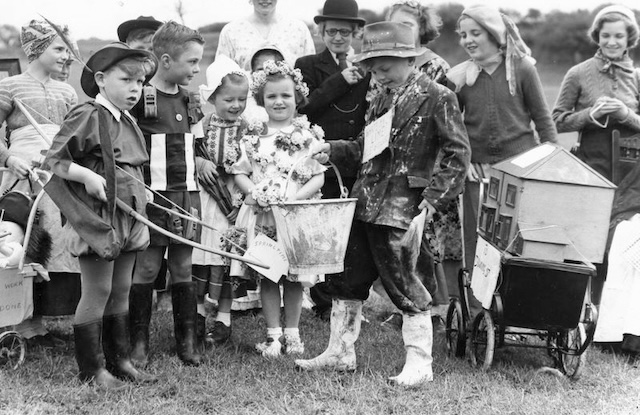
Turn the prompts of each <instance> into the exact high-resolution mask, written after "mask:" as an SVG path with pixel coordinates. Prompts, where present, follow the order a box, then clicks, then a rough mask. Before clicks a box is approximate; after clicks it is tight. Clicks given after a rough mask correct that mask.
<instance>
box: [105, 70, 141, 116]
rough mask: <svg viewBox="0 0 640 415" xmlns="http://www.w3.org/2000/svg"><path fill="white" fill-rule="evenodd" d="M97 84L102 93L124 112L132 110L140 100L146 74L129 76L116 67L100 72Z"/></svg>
mask: <svg viewBox="0 0 640 415" xmlns="http://www.w3.org/2000/svg"><path fill="white" fill-rule="evenodd" d="M96 83H97V84H98V87H100V93H101V94H102V95H104V96H105V98H107V99H108V100H109V101H111V103H112V104H113V105H115V106H116V107H118V108H119V109H121V110H122V111H124V110H130V109H131V108H133V106H134V105H136V103H137V102H138V100H139V99H140V94H141V93H142V84H143V83H144V73H139V74H137V75H129V74H128V73H127V72H125V71H123V70H122V69H120V68H118V67H117V66H116V67H113V68H111V69H109V70H107V72H98V73H97V74H96Z"/></svg>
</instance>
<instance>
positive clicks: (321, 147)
mask: <svg viewBox="0 0 640 415" xmlns="http://www.w3.org/2000/svg"><path fill="white" fill-rule="evenodd" d="M310 154H311V157H313V158H314V159H315V160H317V161H318V163H320V164H325V163H327V162H328V161H329V157H330V156H331V145H330V144H329V143H327V142H322V143H315V144H313V145H312V146H311V149H310Z"/></svg>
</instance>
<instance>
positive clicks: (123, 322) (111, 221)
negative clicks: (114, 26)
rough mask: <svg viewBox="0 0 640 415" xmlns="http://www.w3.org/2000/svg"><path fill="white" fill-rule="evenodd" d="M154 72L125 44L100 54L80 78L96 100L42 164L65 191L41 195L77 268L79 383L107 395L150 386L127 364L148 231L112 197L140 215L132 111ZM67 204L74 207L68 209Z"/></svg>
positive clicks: (140, 144)
mask: <svg viewBox="0 0 640 415" xmlns="http://www.w3.org/2000/svg"><path fill="white" fill-rule="evenodd" d="M154 69H155V65H154V64H153V62H152V59H151V54H150V53H149V52H147V51H143V50H136V49H131V48H130V47H129V46H127V45H126V44H124V43H120V42H116V43H111V44H109V45H107V46H105V47H103V48H102V49H100V50H98V51H97V52H96V53H95V54H94V55H93V56H91V58H90V59H89V61H88V62H87V64H86V67H85V68H84V70H83V71H82V75H81V78H80V85H81V86H82V89H83V91H84V92H85V93H86V94H87V95H88V96H89V97H91V98H95V100H91V101H89V102H86V103H84V104H81V105H78V106H76V107H74V108H73V109H72V110H71V111H70V112H69V114H68V115H67V118H65V121H64V123H63V124H62V127H61V128H60V132H59V133H58V134H57V135H56V136H55V138H54V139H53V143H52V145H51V149H50V150H49V153H48V155H47V159H46V160H45V163H46V164H47V165H48V166H49V167H50V168H51V171H52V172H53V173H54V174H55V175H56V176H59V178H61V179H63V180H64V182H65V183H66V189H69V190H65V186H62V187H60V186H58V187H54V188H51V187H50V186H49V185H48V186H47V187H46V188H45V190H46V191H47V193H48V194H49V196H50V197H51V199H53V200H54V202H56V204H58V206H59V207H60V209H61V211H62V213H63V214H64V215H65V217H66V218H67V223H66V224H65V229H64V231H66V232H68V235H69V236H68V238H67V246H66V248H67V249H68V250H69V251H70V252H71V254H72V255H74V256H77V257H78V260H79V262H80V269H81V273H82V295H81V298H80V301H79V303H78V307H77V309H76V314H75V317H74V321H73V323H74V325H73V331H74V339H75V345H76V346H75V353H76V360H77V362H78V367H79V369H80V378H81V379H82V380H84V381H91V382H93V383H95V384H96V385H97V386H99V387H102V388H105V389H119V388H121V387H123V386H124V383H123V382H122V381H121V379H122V380H130V381H134V382H150V381H154V380H155V378H154V377H152V376H150V375H147V374H145V373H143V372H141V371H139V370H137V369H136V368H134V367H133V365H132V363H131V360H130V359H129V315H128V314H129V310H128V298H129V288H130V286H131V273H132V271H133V264H134V261H135V258H136V255H135V252H136V251H139V250H142V249H144V248H145V247H146V246H147V245H148V244H149V231H148V229H147V227H146V226H145V225H143V224H142V223H140V222H138V221H136V220H134V219H133V218H132V217H131V216H129V215H128V214H127V213H125V212H122V211H120V210H115V207H114V205H115V195H117V196H118V198H120V199H121V200H122V201H124V202H125V203H126V204H127V205H129V206H131V207H133V209H135V210H136V211H137V212H139V213H140V214H144V209H145V204H146V194H145V188H144V184H143V183H144V182H143V173H142V166H143V164H144V163H145V162H147V160H148V155H147V151H146V149H145V143H144V138H143V136H142V133H141V132H140V130H139V129H138V127H137V126H136V124H135V121H134V120H133V118H132V117H131V115H130V114H129V110H131V109H132V108H133V106H134V105H135V103H136V102H137V101H138V99H139V98H140V94H141V92H142V83H143V82H144V79H145V77H146V76H150V75H152V72H153V71H154ZM116 165H117V166H119V169H117V170H116V168H115V166H116ZM51 183H56V181H54V179H52V181H51ZM74 195H75V196H74ZM69 198H75V199H77V201H78V203H75V204H74V203H71V205H69V204H67V203H65V199H69ZM102 202H104V203H102ZM104 218H108V219H107V220H105V219H104ZM92 223H96V224H99V223H104V224H105V226H104V227H99V226H98V225H96V226H95V227H94V226H93V225H91V224H92ZM107 230H108V231H107ZM108 236H112V239H111V240H112V241H114V244H113V245H112V244H109V246H108V248H109V250H110V251H109V252H110V253H111V254H113V256H115V258H113V257H112V255H111V254H109V255H106V254H104V252H106V251H105V250H104V249H103V248H104V247H105V245H106V244H108V241H107V239H108V238H107V237H108ZM114 245H117V246H114ZM105 362H106V367H105Z"/></svg>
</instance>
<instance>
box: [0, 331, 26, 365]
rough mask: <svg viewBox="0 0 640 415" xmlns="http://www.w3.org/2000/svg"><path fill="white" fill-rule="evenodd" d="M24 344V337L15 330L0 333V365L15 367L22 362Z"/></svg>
mask: <svg viewBox="0 0 640 415" xmlns="http://www.w3.org/2000/svg"><path fill="white" fill-rule="evenodd" d="M25 354H26V346H25V342H24V338H23V337H22V336H21V335H20V334H19V333H18V332H15V331H5V332H4V333H1V334H0V366H2V367H4V368H8V369H17V368H18V366H20V365H21V364H22V362H24V358H25Z"/></svg>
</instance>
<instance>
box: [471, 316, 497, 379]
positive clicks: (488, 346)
mask: <svg viewBox="0 0 640 415" xmlns="http://www.w3.org/2000/svg"><path fill="white" fill-rule="evenodd" d="M495 347H496V327H495V325H494V324H493V318H491V313H490V312H489V311H487V310H482V312H481V313H479V314H478V315H477V316H476V318H475V320H473V328H472V330H471V364H472V365H473V366H476V367H477V366H480V367H481V369H482V370H487V369H489V368H490V367H491V363H492V362H493V351H494V350H495Z"/></svg>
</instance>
